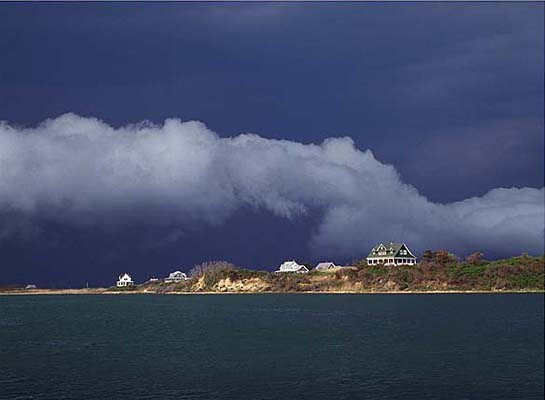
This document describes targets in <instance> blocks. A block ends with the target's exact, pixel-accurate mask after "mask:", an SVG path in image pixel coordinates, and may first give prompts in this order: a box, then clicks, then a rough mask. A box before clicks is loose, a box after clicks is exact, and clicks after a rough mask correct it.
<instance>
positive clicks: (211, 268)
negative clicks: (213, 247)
mask: <svg viewBox="0 0 545 400" xmlns="http://www.w3.org/2000/svg"><path fill="white" fill-rule="evenodd" d="M237 269H238V268H237V267H236V266H235V265H234V264H232V263H230V262H228V261H207V262H204V263H202V264H198V265H195V266H194V267H193V268H191V270H190V271H189V276H190V277H191V278H199V277H200V276H202V275H205V274H213V273H217V272H223V271H235V270H237Z"/></svg>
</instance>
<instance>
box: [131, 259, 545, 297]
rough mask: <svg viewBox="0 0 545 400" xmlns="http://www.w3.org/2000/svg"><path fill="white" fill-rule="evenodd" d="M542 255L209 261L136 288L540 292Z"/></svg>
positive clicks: (543, 269)
mask: <svg viewBox="0 0 545 400" xmlns="http://www.w3.org/2000/svg"><path fill="white" fill-rule="evenodd" d="M544 272H545V257H543V256H542V257H531V256H527V255H522V256H519V257H512V258H509V259H503V260H495V261H486V260H481V259H476V260H472V261H471V262H470V261H463V262H461V261H458V260H455V259H451V258H448V257H447V258H445V259H441V258H440V257H439V258H433V257H432V258H430V259H427V260H424V261H421V262H419V263H418V264H416V265H414V266H384V265H376V266H368V265H366V263H365V261H364V260H363V261H360V262H358V263H356V268H353V269H348V268H347V269H340V270H338V271H335V272H333V273H329V272H310V273H308V274H285V273H284V274H274V273H270V272H265V271H255V270H248V269H240V268H237V267H235V266H233V265H231V264H227V263H217V264H214V263H209V264H208V268H200V269H199V271H198V273H195V274H193V276H192V278H191V279H189V280H187V281H183V282H179V283H168V284H166V283H155V282H154V283H148V284H144V285H141V286H139V287H137V288H136V289H135V290H136V291H137V292H148V293H149V292H154V293H172V292H178V293H180V292H192V293H194V292H197V293H198V292H234V293H241V292H242V293H243V292H247V293H259V292H280V293H284V292H286V293H288V292H403V291H407V292H426V291H430V292H431V291H434V292H439V291H440V292H442V291H543V290H544V280H545V278H544V276H545V274H544Z"/></svg>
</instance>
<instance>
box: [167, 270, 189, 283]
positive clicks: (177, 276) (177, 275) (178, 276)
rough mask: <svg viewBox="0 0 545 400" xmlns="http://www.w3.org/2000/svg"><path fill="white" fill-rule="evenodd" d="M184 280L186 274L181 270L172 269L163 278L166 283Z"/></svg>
mask: <svg viewBox="0 0 545 400" xmlns="http://www.w3.org/2000/svg"><path fill="white" fill-rule="evenodd" d="M185 280H187V275H186V274H184V273H183V272H182V271H174V272H172V273H170V274H169V275H168V278H165V282H166V283H172V282H181V281H185Z"/></svg>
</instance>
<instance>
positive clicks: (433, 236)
mask: <svg viewBox="0 0 545 400" xmlns="http://www.w3.org/2000/svg"><path fill="white" fill-rule="evenodd" d="M544 195H545V189H544V188H541V189H536V188H528V187H525V188H497V189H494V190H491V191H490V192H488V193H487V194H485V195H484V196H482V197H475V198H469V199H466V200H463V201H458V202H453V203H448V204H439V203H433V202H431V201H429V200H428V199H427V198H426V197H424V196H422V195H420V194H419V192H418V191H417V189H416V188H415V187H413V186H411V185H410V184H408V183H405V182H403V181H402V179H401V177H400V175H399V173H398V172H397V171H396V170H395V168H394V167H392V166H391V165H386V164H383V163H381V162H380V161H379V160H377V159H376V158H375V157H374V155H373V153H372V151H371V150H360V149H358V148H356V147H355V145H354V141H353V140H352V139H351V138H348V137H342V138H329V139H326V140H324V141H323V142H322V143H320V144H303V143H298V142H295V141H288V140H274V139H266V138H263V137H260V136H258V135H256V134H240V135H238V136H235V137H229V138H222V137H220V136H219V135H217V134H216V133H215V132H213V131H211V130H210V129H208V128H207V127H206V126H205V125H204V124H203V123H201V122H196V121H190V122H182V121H180V120H177V119H168V120H166V121H165V122H164V123H163V124H162V125H154V124H152V123H149V122H142V123H139V124H134V125H126V126H123V127H120V128H114V127H111V126H109V125H108V124H106V123H104V122H102V121H100V120H98V119H95V118H85V117H80V116H78V115H75V114H65V115H62V116H60V117H58V118H55V119H50V120H47V121H44V122H43V123H41V124H40V125H39V126H37V127H34V128H22V127H17V126H12V125H10V124H9V123H7V122H4V123H2V124H1V125H0V216H1V217H2V219H3V221H4V223H3V227H2V228H1V229H0V239H1V238H2V237H6V236H9V235H15V234H18V233H20V232H18V231H19V230H21V229H23V230H25V231H28V232H32V233H35V234H39V221H53V222H55V223H61V224H67V225H70V226H74V225H75V226H78V227H83V228H86V227H97V226H98V227H103V228H105V229H117V228H119V227H122V226H125V225H127V224H142V225H144V226H148V225H154V226H155V225H159V226H161V225H168V226H171V227H172V226H179V227H182V228H183V227H185V226H198V225H206V226H216V225H220V224H222V223H224V222H225V221H226V219H227V218H228V217H229V216H230V215H232V214H233V213H234V212H235V211H236V210H240V209H241V208H245V207H254V208H256V209H259V210H266V211H269V212H271V213H273V214H275V215H277V216H278V217H279V218H290V219H295V220H297V218H299V217H301V216H304V215H307V214H309V213H313V214H316V215H319V223H318V226H317V228H316V230H315V231H314V232H313V233H312V234H311V236H310V237H309V238H308V246H309V249H310V251H311V252H312V254H314V255H316V256H331V257H352V256H355V255H356V254H359V253H360V252H361V248H362V245H363V244H364V245H368V244H369V243H373V242H376V241H390V240H392V241H406V242H408V243H410V245H411V246H412V247H414V248H415V249H416V250H417V251H422V250H423V249H426V248H439V247H446V248H449V249H451V250H453V251H457V252H460V253H464V252H467V251H470V250H472V249H483V250H487V251H492V252H494V251H496V252H502V253H505V252H512V253H520V252H522V251H528V252H530V253H542V252H543V250H544V243H543V240H544V220H545V207H544V200H545V196H544ZM37 226H38V227H37ZM287 234H288V235H289V233H287Z"/></svg>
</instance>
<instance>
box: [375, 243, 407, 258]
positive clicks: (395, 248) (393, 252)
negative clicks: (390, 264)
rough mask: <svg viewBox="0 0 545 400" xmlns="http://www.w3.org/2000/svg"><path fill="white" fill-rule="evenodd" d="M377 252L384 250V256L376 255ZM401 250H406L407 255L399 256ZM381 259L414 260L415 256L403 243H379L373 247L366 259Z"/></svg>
mask: <svg viewBox="0 0 545 400" xmlns="http://www.w3.org/2000/svg"><path fill="white" fill-rule="evenodd" d="M379 250H385V252H386V254H382V255H381V254H378V253H379ZM401 250H407V254H406V255H405V254H404V255H401V254H399V252H400V251H401ZM382 257H408V258H411V257H412V258H416V256H415V255H414V254H413V253H412V252H411V251H410V250H409V248H408V247H407V245H406V244H405V243H387V244H383V243H379V244H377V245H376V246H374V247H373V248H372V249H371V251H370V252H369V255H368V256H367V258H382Z"/></svg>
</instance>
